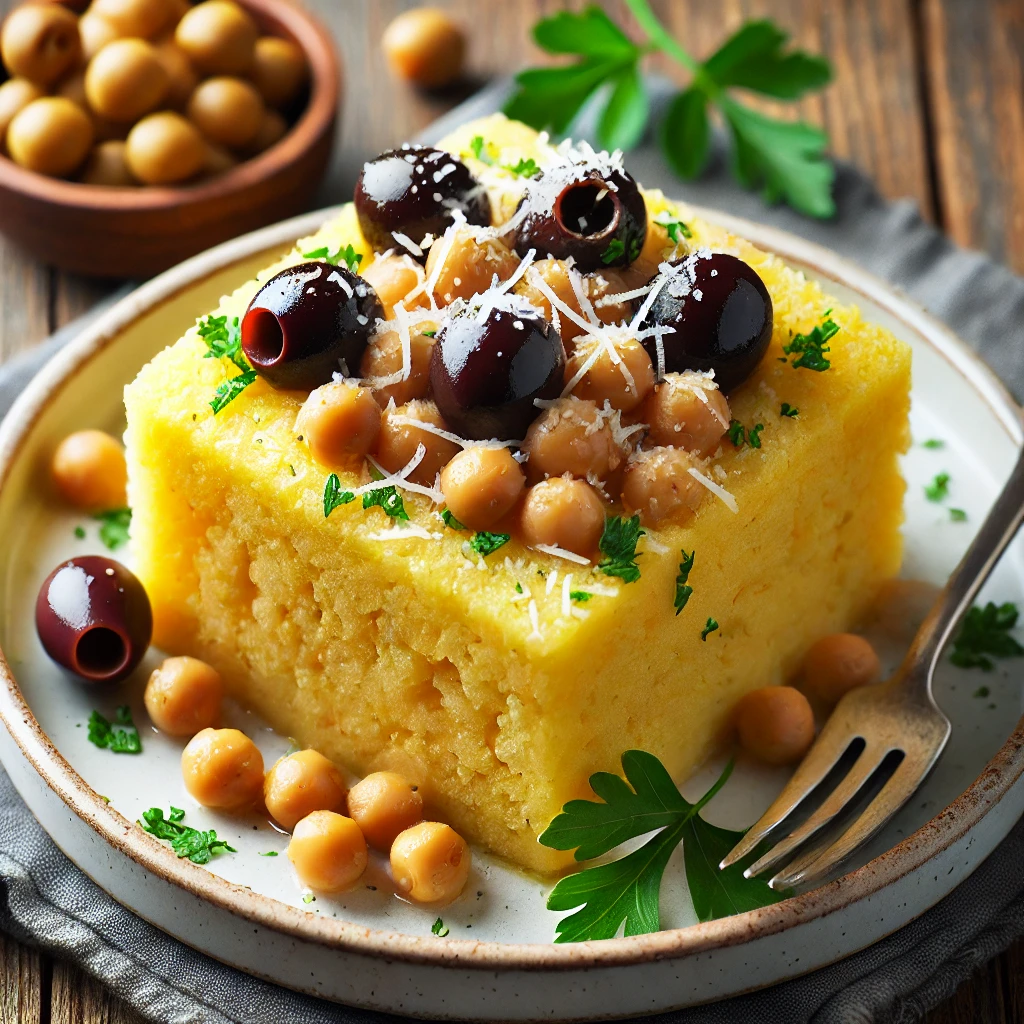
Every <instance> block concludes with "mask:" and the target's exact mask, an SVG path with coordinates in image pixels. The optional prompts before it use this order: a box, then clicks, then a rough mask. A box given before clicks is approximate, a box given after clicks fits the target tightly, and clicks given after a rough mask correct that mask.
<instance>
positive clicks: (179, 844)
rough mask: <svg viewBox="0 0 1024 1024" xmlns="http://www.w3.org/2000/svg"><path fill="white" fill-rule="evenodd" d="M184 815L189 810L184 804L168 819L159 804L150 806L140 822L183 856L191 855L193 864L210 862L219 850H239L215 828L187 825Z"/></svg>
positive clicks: (172, 811)
mask: <svg viewBox="0 0 1024 1024" xmlns="http://www.w3.org/2000/svg"><path fill="white" fill-rule="evenodd" d="M184 817H185V812H184V811H183V810H182V809H181V808H180V807H172V808H171V810H170V813H169V814H168V815H167V817H166V818H165V817H164V812H163V811H162V810H161V809H160V808H159V807H150V809H149V810H148V811H143V812H142V821H140V822H139V824H140V825H142V827H143V829H144V830H145V831H146V832H148V833H149V834H150V835H154V836H156V837H157V839H166V840H168V841H169V842H170V844H171V849H172V850H174V852H175V853H176V854H177V855H178V856H179V857H188V859H189V860H190V861H192V863H193V864H209V862H210V858H211V857H214V856H216V855H217V854H218V853H238V851H237V850H236V849H235V848H234V847H233V846H229V845H228V844H227V843H226V842H225V841H224V840H223V839H218V838H217V833H216V832H215V831H214V830H213V829H210V830H209V831H206V832H201V831H199V829H195V828H192V827H191V826H189V825H183V824H182V823H181V822H182V819H183V818H184ZM143 822H144V823H145V824H143Z"/></svg>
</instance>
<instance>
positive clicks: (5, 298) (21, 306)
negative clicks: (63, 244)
mask: <svg viewBox="0 0 1024 1024" xmlns="http://www.w3.org/2000/svg"><path fill="white" fill-rule="evenodd" d="M49 333H50V273H49V271H48V270H47V268H46V267H43V266H41V265H40V264H38V263H36V262H35V261H34V260H33V259H31V258H30V257H29V256H27V255H26V254H25V253H24V252H22V251H21V250H20V249H18V248H16V247H15V246H14V245H12V244H11V243H10V242H8V241H7V240H6V239H4V238H3V237H0V362H3V361H4V360H5V359H8V358H10V357H11V356H12V355H14V353H15V352H19V351H21V350H22V349H26V348H31V346H32V345H35V344H36V343H37V342H39V341H41V340H42V339H43V338H45V337H46V336H47V335H48V334H49Z"/></svg>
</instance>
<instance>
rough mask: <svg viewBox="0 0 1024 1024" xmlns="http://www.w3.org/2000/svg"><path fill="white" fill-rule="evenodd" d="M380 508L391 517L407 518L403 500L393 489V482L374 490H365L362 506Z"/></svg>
mask: <svg viewBox="0 0 1024 1024" xmlns="http://www.w3.org/2000/svg"><path fill="white" fill-rule="evenodd" d="M375 507H376V508H382V509H383V510H384V512H385V513H386V514H387V515H389V516H391V518H392V519H408V518H409V513H408V512H406V511H405V502H404V501H403V500H402V496H401V495H400V494H399V493H398V491H396V490H395V485H394V484H388V486H387V487H378V488H376V489H375V490H372V491H367V492H366V493H365V494H364V495H363V508H375Z"/></svg>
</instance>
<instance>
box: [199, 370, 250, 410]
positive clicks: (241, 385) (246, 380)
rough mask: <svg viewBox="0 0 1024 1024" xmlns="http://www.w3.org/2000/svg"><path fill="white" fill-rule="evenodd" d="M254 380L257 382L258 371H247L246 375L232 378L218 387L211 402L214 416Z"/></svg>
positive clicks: (242, 374)
mask: <svg viewBox="0 0 1024 1024" xmlns="http://www.w3.org/2000/svg"><path fill="white" fill-rule="evenodd" d="M254 380H256V371H255V370H246V371H245V373H240V374H239V375H238V376H237V377H232V378H231V380H226V381H224V383H223V384H219V385H217V390H216V391H215V392H214V393H213V399H212V401H211V402H210V408H211V409H212V410H213V414H214V415H215V416H216V415H217V413H219V412H220V411H221V409H223V408H224V406H226V405H227V404H228V403H230V402H233V401H234V400H235V399H236V398H237V397H238V396H239V395H240V394H241V393H242V392H243V391H244V390H245V389H246V388H247V387H248V386H249V385H250V384H252V382H253V381H254Z"/></svg>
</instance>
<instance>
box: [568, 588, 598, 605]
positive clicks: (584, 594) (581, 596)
mask: <svg viewBox="0 0 1024 1024" xmlns="http://www.w3.org/2000/svg"><path fill="white" fill-rule="evenodd" d="M593 596H594V595H593V594H591V593H590V591H589V590H570V591H569V600H570V601H578V602H579V603H580V604H585V603H586V602H587V601H589V600H590V599H591V598H592V597H593Z"/></svg>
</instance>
